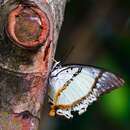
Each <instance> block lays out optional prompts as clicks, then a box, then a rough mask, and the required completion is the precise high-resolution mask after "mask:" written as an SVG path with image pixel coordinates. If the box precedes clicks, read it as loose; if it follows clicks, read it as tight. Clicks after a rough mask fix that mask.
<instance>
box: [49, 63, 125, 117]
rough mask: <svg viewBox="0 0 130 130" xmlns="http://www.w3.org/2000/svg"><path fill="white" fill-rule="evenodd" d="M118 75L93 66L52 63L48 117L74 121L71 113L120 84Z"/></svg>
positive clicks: (80, 112) (84, 108)
mask: <svg viewBox="0 0 130 130" xmlns="http://www.w3.org/2000/svg"><path fill="white" fill-rule="evenodd" d="M123 83H124V80H123V79H121V78H120V77H119V76H117V75H115V74H113V73H111V72H107V71H105V70H103V69H99V68H96V67H93V66H85V65H64V66H60V65H59V64H58V65H57V64H55V65H54V67H53V69H52V72H51V75H50V77H49V93H48V95H49V101H50V102H51V103H52V106H51V111H50V113H49V114H50V115H51V116H54V115H55V114H57V115H62V116H65V117H66V118H68V119H70V118H73V115H72V113H71V112H72V111H74V112H75V111H77V112H78V114H79V115H81V114H82V113H84V112H85V111H86V110H87V107H88V105H90V104H91V103H92V102H94V101H96V100H97V98H98V97H99V96H100V95H101V94H104V93H106V92H109V91H111V90H113V89H115V88H118V87H119V86H121V85H123Z"/></svg>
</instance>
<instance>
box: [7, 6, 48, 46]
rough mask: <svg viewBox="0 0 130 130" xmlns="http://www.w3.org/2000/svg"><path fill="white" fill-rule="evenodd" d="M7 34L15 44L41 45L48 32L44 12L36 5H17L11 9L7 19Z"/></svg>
mask: <svg viewBox="0 0 130 130" xmlns="http://www.w3.org/2000/svg"><path fill="white" fill-rule="evenodd" d="M6 32H7V35H8V36H9V38H10V39H11V40H13V42H14V43H15V44H17V45H18V46H22V47H24V48H33V47H37V46H39V45H43V44H44V42H45V41H46V39H47V36H48V32H49V22H48V18H47V16H46V14H45V13H44V12H43V11H41V10H40V9H38V8H37V7H30V6H29V7H24V6H22V5H19V6H18V7H17V8H15V9H13V10H12V11H11V12H10V14H9V16H8V21H7V30H6Z"/></svg>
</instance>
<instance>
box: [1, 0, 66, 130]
mask: <svg viewBox="0 0 130 130" xmlns="http://www.w3.org/2000/svg"><path fill="white" fill-rule="evenodd" d="M65 5H66V0H28V1H27V0H17V1H16V0H2V1H0V130H37V129H38V127H39V121H40V112H41V109H42V105H43V102H44V97H45V95H46V92H47V79H48V76H49V73H50V71H51V66H52V63H53V58H54V55H55V49H56V44H57V39H58V36H59V31H60V28H61V25H62V22H63V15H64V9H65ZM19 6H20V7H21V6H22V7H23V6H24V7H23V8H24V9H25V7H26V8H29V9H30V8H31V7H34V8H38V9H40V10H41V11H42V12H44V13H45V14H46V17H47V19H48V22H49V32H48V36H47V38H46V41H44V44H43V45H42V46H40V47H38V48H35V49H28V48H23V47H21V46H17V45H16V43H15V44H14V40H12V39H11V38H10V37H9V36H8V35H7V31H8V30H7V28H8V24H10V21H9V19H8V17H9V14H10V12H11V11H12V10H15V9H16V8H18V7H19ZM13 22H14V21H13ZM17 44H18V43H17ZM43 109H44V108H43Z"/></svg>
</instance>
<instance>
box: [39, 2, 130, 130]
mask: <svg viewBox="0 0 130 130" xmlns="http://www.w3.org/2000/svg"><path fill="white" fill-rule="evenodd" d="M55 59H56V60H57V61H61V62H62V63H63V64H66V63H67V64H71V63H76V64H78V63H80V64H90V65H94V66H98V67H103V68H105V69H108V70H110V71H112V72H116V73H119V74H120V75H122V77H123V78H124V79H125V82H126V83H125V85H124V86H123V87H122V88H120V89H117V90H114V91H113V92H111V93H110V94H106V95H104V96H102V97H101V98H100V99H99V100H98V101H97V102H95V103H93V105H91V106H89V108H88V111H87V112H86V113H85V114H83V115H82V116H76V117H75V118H74V119H72V120H67V119H64V118H61V117H56V118H52V117H48V116H47V114H46V116H47V117H45V118H43V120H44V121H43V123H42V125H43V127H42V128H41V130H43V129H44V130H45V129H46V130H74V129H76V130H129V129H130V101H128V100H129V98H130V80H129V79H130V1H129V0H122V1H119V0H70V2H69V3H68V4H67V6H66V12H65V18H64V22H63V26H62V30H61V33H60V37H59V41H58V46H57V51H56V58H55ZM45 113H47V112H45Z"/></svg>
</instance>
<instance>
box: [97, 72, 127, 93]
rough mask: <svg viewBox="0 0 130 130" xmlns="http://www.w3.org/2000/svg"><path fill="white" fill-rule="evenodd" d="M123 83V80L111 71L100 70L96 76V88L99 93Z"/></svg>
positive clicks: (108, 90)
mask: <svg viewBox="0 0 130 130" xmlns="http://www.w3.org/2000/svg"><path fill="white" fill-rule="evenodd" d="M123 84H124V80H123V79H122V78H121V77H120V76H118V75H115V74H113V73H111V72H107V71H105V72H102V73H100V75H99V77H98V78H97V82H96V89H97V90H98V93H99V95H102V94H104V93H108V92H110V91H111V90H113V89H116V88H119V87H121V86H122V85H123Z"/></svg>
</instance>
